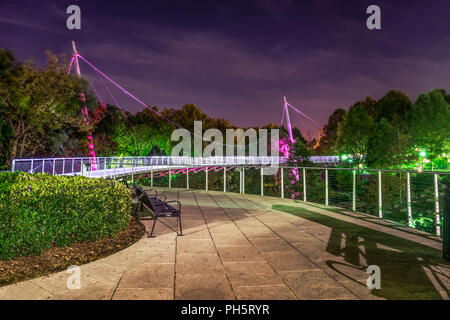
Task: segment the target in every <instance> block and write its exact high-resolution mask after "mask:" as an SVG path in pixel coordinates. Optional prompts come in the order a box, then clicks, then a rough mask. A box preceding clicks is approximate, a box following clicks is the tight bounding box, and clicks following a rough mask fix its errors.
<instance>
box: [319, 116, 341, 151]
mask: <svg viewBox="0 0 450 320" xmlns="http://www.w3.org/2000/svg"><path fill="white" fill-rule="evenodd" d="M344 116H345V110H344V109H339V108H338V109H336V110H334V112H333V113H332V114H331V116H330V117H329V118H328V123H327V124H326V125H324V126H323V136H322V137H321V138H320V141H319V146H318V147H317V148H316V150H315V151H316V152H317V153H318V154H328V155H329V154H333V153H335V152H336V140H337V135H338V126H339V123H341V121H342V119H343V118H344Z"/></svg>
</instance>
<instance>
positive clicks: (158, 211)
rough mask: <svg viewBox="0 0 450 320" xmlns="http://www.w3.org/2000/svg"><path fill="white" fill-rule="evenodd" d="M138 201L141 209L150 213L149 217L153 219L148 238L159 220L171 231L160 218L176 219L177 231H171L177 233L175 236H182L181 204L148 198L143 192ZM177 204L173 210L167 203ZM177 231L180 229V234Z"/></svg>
mask: <svg viewBox="0 0 450 320" xmlns="http://www.w3.org/2000/svg"><path fill="white" fill-rule="evenodd" d="M138 198H139V200H140V201H141V203H142V205H143V207H144V208H145V209H146V210H147V211H148V212H149V213H150V216H151V217H152V218H153V220H154V222H153V226H152V231H151V232H150V234H149V238H150V237H152V236H153V230H154V229H155V224H156V221H157V220H159V221H160V222H161V223H162V224H164V225H165V226H166V227H168V228H169V229H171V230H173V229H172V228H171V227H170V226H168V225H167V224H165V223H164V222H163V221H161V220H160V218H176V219H177V230H176V231H175V230H173V231H175V232H176V233H177V235H180V236H182V235H183V229H182V227H181V203H180V201H178V200H173V201H163V200H161V199H159V198H158V197H149V195H148V194H147V193H146V192H143V193H141V194H140V195H139V197H138ZM175 202H176V203H177V204H178V208H174V207H172V206H171V205H169V203H175ZM178 229H180V233H178Z"/></svg>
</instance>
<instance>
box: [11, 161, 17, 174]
mask: <svg viewBox="0 0 450 320" xmlns="http://www.w3.org/2000/svg"><path fill="white" fill-rule="evenodd" d="M11 170H12V172H15V171H16V160H13V163H12V168H11Z"/></svg>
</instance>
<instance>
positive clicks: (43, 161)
mask: <svg viewBox="0 0 450 320" xmlns="http://www.w3.org/2000/svg"><path fill="white" fill-rule="evenodd" d="M44 167H45V160H42V172H41V173H42V174H44Z"/></svg>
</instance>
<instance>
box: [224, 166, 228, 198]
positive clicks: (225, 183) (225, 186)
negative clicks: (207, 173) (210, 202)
mask: <svg viewBox="0 0 450 320" xmlns="http://www.w3.org/2000/svg"><path fill="white" fill-rule="evenodd" d="M223 192H227V167H225V166H224V167H223Z"/></svg>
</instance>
